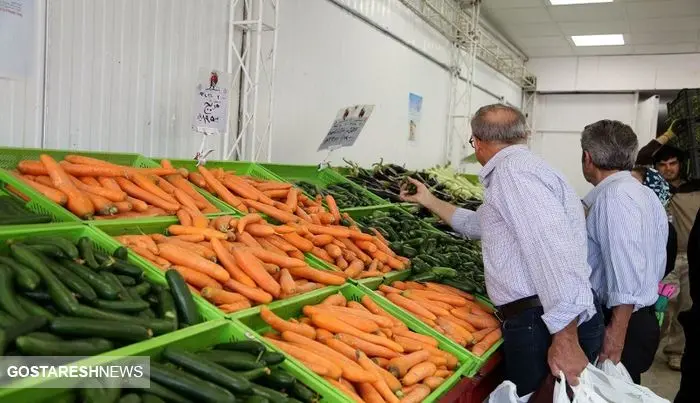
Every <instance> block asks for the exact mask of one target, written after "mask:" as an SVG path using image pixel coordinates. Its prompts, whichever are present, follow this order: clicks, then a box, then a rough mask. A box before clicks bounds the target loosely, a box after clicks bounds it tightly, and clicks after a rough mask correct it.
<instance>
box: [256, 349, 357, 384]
mask: <svg viewBox="0 0 700 403" xmlns="http://www.w3.org/2000/svg"><path fill="white" fill-rule="evenodd" d="M268 341H269V342H270V343H272V344H274V345H275V346H276V347H277V348H279V349H280V350H282V351H284V352H285V353H287V354H289V355H291V356H292V357H294V358H296V359H299V360H304V361H308V362H313V363H316V364H319V365H321V366H323V367H326V368H327V369H328V372H327V374H326V375H327V376H329V377H331V378H335V379H337V378H340V376H341V375H342V373H343V371H342V369H341V368H340V367H339V366H338V365H336V364H335V363H334V362H332V361H330V360H328V359H326V358H325V357H322V356H321V355H319V354H316V353H314V352H312V351H310V350H309V349H307V348H303V347H300V346H298V345H295V344H292V343H287V342H285V341H280V340H268Z"/></svg>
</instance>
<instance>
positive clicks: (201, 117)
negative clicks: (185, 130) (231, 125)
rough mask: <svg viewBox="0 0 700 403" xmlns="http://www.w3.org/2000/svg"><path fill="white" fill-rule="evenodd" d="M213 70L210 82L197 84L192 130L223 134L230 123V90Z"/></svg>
mask: <svg viewBox="0 0 700 403" xmlns="http://www.w3.org/2000/svg"><path fill="white" fill-rule="evenodd" d="M220 74H221V73H218V72H216V71H212V72H211V75H210V77H209V80H208V83H206V84H204V83H199V84H197V88H196V92H195V98H194V114H193V118H192V130H194V131H196V132H200V133H205V134H214V133H216V134H223V133H225V132H226V128H227V123H228V107H229V102H230V100H229V90H228V87H227V86H226V85H221V84H222V83H219V75H220Z"/></svg>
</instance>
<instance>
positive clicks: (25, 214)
mask: <svg viewBox="0 0 700 403" xmlns="http://www.w3.org/2000/svg"><path fill="white" fill-rule="evenodd" d="M47 222H51V216H50V215H47V214H36V213H34V212H32V211H29V210H27V209H26V208H25V207H24V204H23V203H22V202H20V201H19V200H18V199H17V198H15V197H13V196H9V195H3V194H0V225H19V224H42V223H47Z"/></svg>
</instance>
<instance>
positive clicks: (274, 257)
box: [250, 248, 306, 268]
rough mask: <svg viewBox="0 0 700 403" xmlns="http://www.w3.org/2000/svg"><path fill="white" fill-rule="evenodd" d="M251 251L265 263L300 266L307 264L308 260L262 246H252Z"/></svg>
mask: <svg viewBox="0 0 700 403" xmlns="http://www.w3.org/2000/svg"><path fill="white" fill-rule="evenodd" d="M250 253H252V254H253V255H255V257H257V258H258V259H260V260H262V261H263V262H265V263H272V264H276V265H278V266H280V267H287V268H289V267H299V266H306V262H304V261H303V260H299V259H294V258H291V257H288V256H284V255H279V254H276V253H274V252H270V251H267V250H265V249H262V248H251V249H250Z"/></svg>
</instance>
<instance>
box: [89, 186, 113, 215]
mask: <svg viewBox="0 0 700 403" xmlns="http://www.w3.org/2000/svg"><path fill="white" fill-rule="evenodd" d="M83 194H84V195H85V196H87V198H88V199H89V200H90V202H91V203H92V206H93V209H94V210H95V212H96V213H98V214H100V215H112V214H116V213H117V212H118V209H117V208H116V207H115V206H114V203H112V202H111V201H110V200H107V199H106V198H104V197H102V196H99V195H96V194H94V193H91V192H84V193H83Z"/></svg>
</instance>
